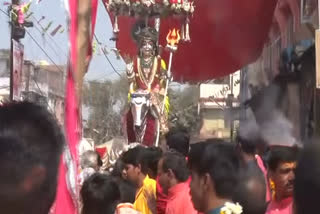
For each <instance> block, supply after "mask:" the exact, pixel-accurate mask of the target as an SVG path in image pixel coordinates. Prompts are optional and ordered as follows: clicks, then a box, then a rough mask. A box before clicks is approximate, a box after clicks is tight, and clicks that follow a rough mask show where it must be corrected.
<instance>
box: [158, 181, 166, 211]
mask: <svg viewBox="0 0 320 214" xmlns="http://www.w3.org/2000/svg"><path fill="white" fill-rule="evenodd" d="M156 194H157V214H165V213H166V207H167V202H168V196H167V195H166V194H165V193H164V192H163V189H162V187H161V185H160V184H159V177H157V191H156Z"/></svg>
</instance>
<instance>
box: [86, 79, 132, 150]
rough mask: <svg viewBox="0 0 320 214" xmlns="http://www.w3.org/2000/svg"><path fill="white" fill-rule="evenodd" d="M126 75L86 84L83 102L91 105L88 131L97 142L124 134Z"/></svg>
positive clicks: (88, 105) (126, 92) (126, 91)
mask: <svg viewBox="0 0 320 214" xmlns="http://www.w3.org/2000/svg"><path fill="white" fill-rule="evenodd" d="M127 94H128V83H127V79H126V77H123V76H122V77H120V78H119V79H117V80H115V81H110V80H107V81H104V82H98V81H90V82H88V83H87V84H85V85H84V90H83V103H84V105H85V106H87V107H89V119H88V123H87V126H88V129H87V130H88V133H86V134H87V135H88V136H89V137H91V138H93V140H94V141H95V143H96V144H100V143H103V142H105V141H106V140H108V139H110V138H112V137H115V136H119V135H122V123H121V120H122V115H123V110H124V107H125V105H126V103H127Z"/></svg>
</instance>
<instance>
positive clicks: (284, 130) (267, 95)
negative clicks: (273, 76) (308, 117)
mask: <svg viewBox="0 0 320 214" xmlns="http://www.w3.org/2000/svg"><path fill="white" fill-rule="evenodd" d="M286 96H287V95H286V87H283V85H282V84H281V83H280V82H277V83H274V84H271V85H270V86H268V87H266V88H264V89H263V91H262V92H260V93H259V94H257V95H256V96H254V97H253V98H252V101H251V103H249V105H250V107H251V109H252V110H253V112H254V118H251V119H249V120H248V121H246V122H245V123H244V125H242V124H243V123H242V124H241V125H240V128H239V135H240V136H241V137H244V138H245V139H248V140H253V141H255V140H256V139H263V140H264V141H265V142H266V143H267V144H268V145H269V146H272V145H280V146H293V145H298V141H297V140H296V139H295V137H294V135H293V125H292V123H291V122H290V121H289V120H288V118H286V117H285V115H284V114H283V113H282V111H281V106H282V104H283V103H284V102H287V101H288V100H287V99H286ZM257 136H259V137H257Z"/></svg>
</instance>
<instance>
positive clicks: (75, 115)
mask: <svg viewBox="0 0 320 214" xmlns="http://www.w3.org/2000/svg"><path fill="white" fill-rule="evenodd" d="M66 1H67V2H68V7H67V8H68V12H69V19H70V20H69V25H70V26H69V43H70V51H69V52H70V57H69V63H68V71H67V81H66V96H65V129H66V139H67V145H66V150H65V153H64V156H63V158H61V162H60V170H59V179H58V187H57V196H56V201H55V205H54V209H55V210H54V213H55V214H76V213H78V211H79V210H78V201H79V200H78V199H79V198H78V196H79V188H78V186H77V184H78V179H77V169H78V166H79V158H78V150H77V147H78V144H79V142H80V138H81V120H80V111H79V109H80V108H79V97H77V89H76V88H77V87H76V84H77V81H76V80H77V78H76V75H77V72H79V70H80V69H82V68H78V67H77V64H78V61H81V60H84V59H80V57H79V56H81V53H79V51H78V50H79V49H80V47H78V46H77V44H78V43H77V39H78V37H79V36H83V35H78V24H79V19H78V7H79V5H81V4H82V3H88V0H87V1H86V0H66ZM90 2H91V14H90V15H91V31H90V32H91V34H92V35H90V38H89V40H90V41H87V42H88V52H87V57H88V58H91V54H92V47H91V44H92V38H93V33H94V29H95V23H96V14H97V4H98V1H97V0H92V1H89V3H90ZM85 27H88V28H89V27H90V25H89V26H85Z"/></svg>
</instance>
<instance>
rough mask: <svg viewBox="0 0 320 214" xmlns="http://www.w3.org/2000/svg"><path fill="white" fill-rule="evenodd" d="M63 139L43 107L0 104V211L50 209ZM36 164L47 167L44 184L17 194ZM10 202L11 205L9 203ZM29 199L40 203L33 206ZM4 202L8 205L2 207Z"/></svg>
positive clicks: (13, 103)
mask: <svg viewBox="0 0 320 214" xmlns="http://www.w3.org/2000/svg"><path fill="white" fill-rule="evenodd" d="M64 140H65V139H64V136H63V134H62V131H61V129H60V127H59V125H58V123H57V121H56V119H55V118H54V116H53V115H52V114H51V113H49V111H48V110H47V109H46V108H45V107H43V106H40V105H36V104H33V103H29V102H11V103H5V104H3V105H0V146H1V150H0V154H1V155H0V171H1V173H2V175H1V177H0V188H1V190H2V191H1V193H0V203H1V205H0V208H1V210H2V211H3V212H6V211H5V210H8V209H14V210H17V209H18V207H19V206H20V208H21V209H24V211H25V210H26V209H27V210H29V211H30V213H48V212H49V209H50V207H51V205H52V203H53V201H54V199H55V194H56V185H57V173H58V165H59V160H60V155H61V152H62V147H63V144H64ZM37 166H42V167H44V168H45V170H46V171H45V178H44V181H43V183H42V184H39V185H40V186H37V187H34V189H33V190H32V191H31V193H27V194H28V195H24V197H21V196H20V195H21V194H19V193H17V191H18V186H19V184H21V183H22V182H23V179H24V178H25V176H26V175H27V174H28V172H30V171H31V170H32V169H33V168H34V167H37ZM7 190H8V191H7ZM19 197H21V198H20V199H18V198H19ZM10 201H11V202H12V203H13V206H14V207H10V206H9V204H10V203H11V202H10ZM30 201H32V202H33V201H37V202H39V205H37V206H34V204H32V203H29V202H30ZM6 202H7V206H6V207H5V208H4V207H2V205H3V203H6ZM7 213H14V212H13V211H12V212H10V211H8V212H7Z"/></svg>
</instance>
